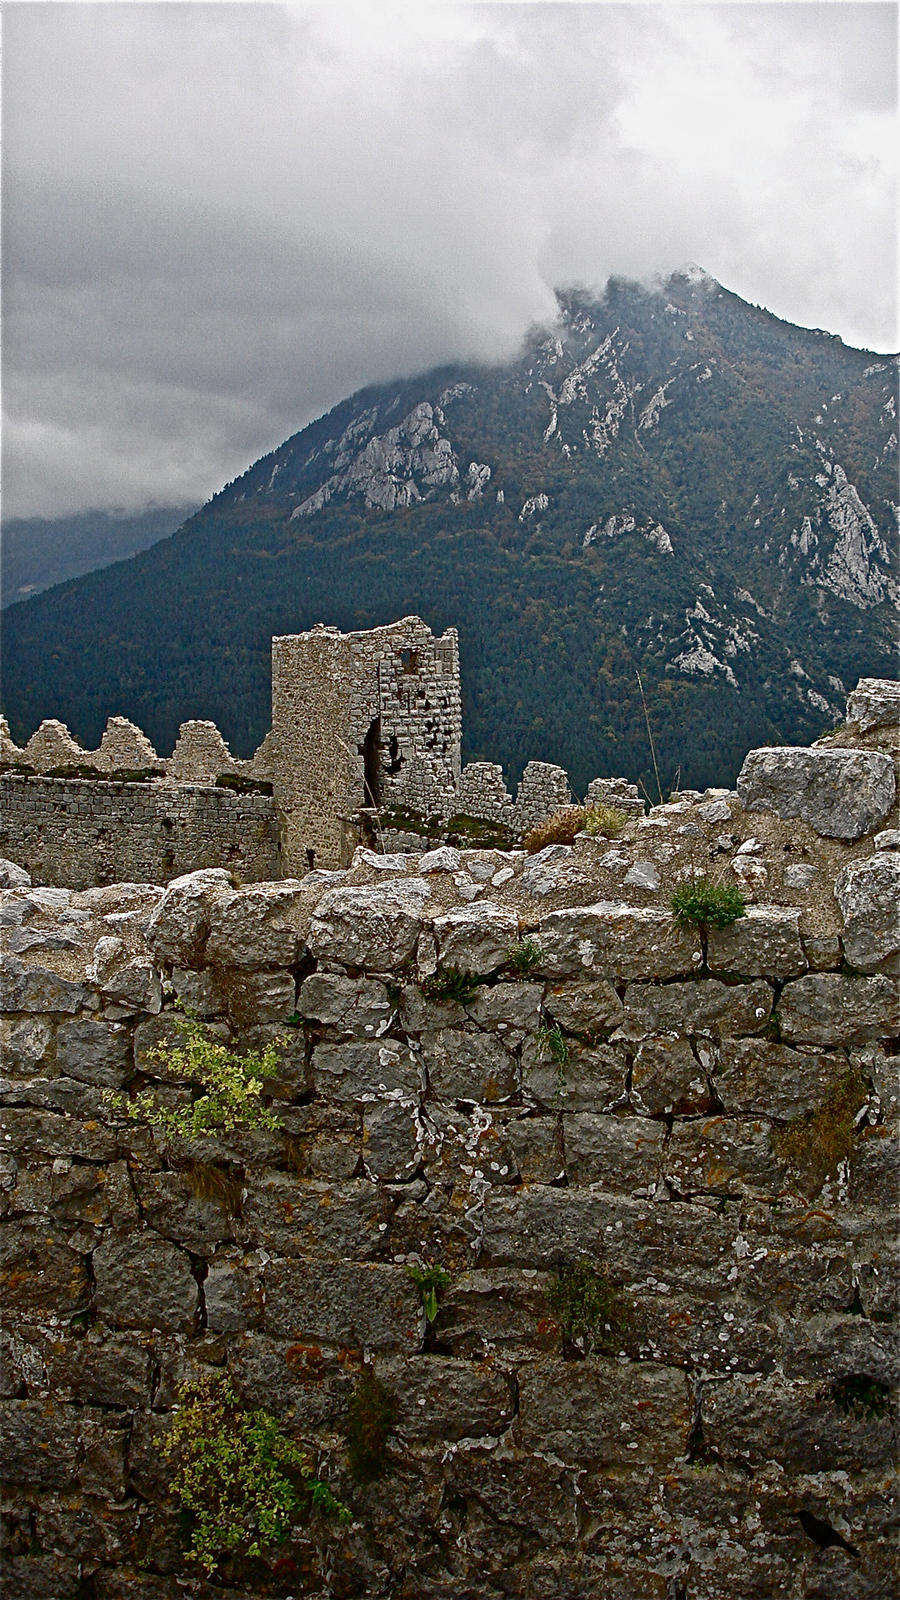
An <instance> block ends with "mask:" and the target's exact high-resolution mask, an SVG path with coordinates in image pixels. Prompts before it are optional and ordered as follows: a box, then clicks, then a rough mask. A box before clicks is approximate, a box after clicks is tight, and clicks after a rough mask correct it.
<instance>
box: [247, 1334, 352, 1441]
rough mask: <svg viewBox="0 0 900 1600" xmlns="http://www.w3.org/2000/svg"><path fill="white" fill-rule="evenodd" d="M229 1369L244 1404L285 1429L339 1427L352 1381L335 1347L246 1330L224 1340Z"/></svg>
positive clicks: (304, 1429) (344, 1417)
mask: <svg viewBox="0 0 900 1600" xmlns="http://www.w3.org/2000/svg"><path fill="white" fill-rule="evenodd" d="M228 1369H229V1374H230V1376H231V1378H232V1380H233V1382H234V1384H235V1387H236V1388H237V1390H238V1393H239V1394H240V1395H241V1398H242V1399H243V1401H244V1403H245V1404H246V1405H249V1406H259V1407H261V1408H262V1409H263V1410H265V1411H269V1412H273V1413H274V1415H275V1416H277V1417H278V1418H279V1419H280V1421H281V1423H282V1427H285V1428H287V1429H288V1430H289V1431H291V1432H294V1431H296V1432H303V1433H309V1432H310V1431H312V1430H314V1429H315V1430H317V1431H318V1430H323V1431H324V1430H327V1431H328V1432H329V1433H337V1432H339V1431H340V1430H342V1429H343V1427H344V1425H345V1419H346V1415H347V1400H348V1398H349V1395H350V1391H351V1388H352V1381H353V1380H352V1373H351V1372H350V1371H348V1370H347V1367H346V1365H345V1364H344V1362H342V1361H341V1360H339V1359H338V1352H336V1351H335V1350H334V1349H329V1348H328V1347H327V1346H326V1348H325V1349H324V1350H323V1349H322V1346H321V1345H319V1344H316V1343H304V1342H303V1341H300V1340H294V1341H292V1342H288V1341H286V1340H283V1339H270V1338H268V1337H267V1336H266V1335H265V1334H262V1333H245V1334H243V1336H239V1337H238V1338H235V1339H230V1340H229V1341H228ZM380 1370H381V1363H380V1362H379V1371H380Z"/></svg>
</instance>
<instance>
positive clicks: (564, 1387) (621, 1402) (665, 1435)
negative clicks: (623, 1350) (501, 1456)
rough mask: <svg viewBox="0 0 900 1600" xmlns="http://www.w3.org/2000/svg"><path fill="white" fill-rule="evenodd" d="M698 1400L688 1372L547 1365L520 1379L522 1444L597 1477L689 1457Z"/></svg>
mask: <svg viewBox="0 0 900 1600" xmlns="http://www.w3.org/2000/svg"><path fill="white" fill-rule="evenodd" d="M692 1416H693V1400H692V1397H691V1393H690V1389H689V1386H688V1382H687V1379H686V1377H685V1375H684V1373H681V1372H673V1371H671V1370H670V1369H669V1368H667V1367H659V1366H655V1365H654V1364H653V1363H652V1362H649V1361H644V1362H629V1363H625V1364H623V1363H621V1362H618V1361H610V1360H606V1359H604V1358H603V1357H599V1356H594V1357H591V1358H589V1359H588V1360H586V1361H559V1360H553V1359H545V1360H543V1361H540V1362H538V1363H537V1364H536V1365H535V1366H533V1367H530V1368H526V1369H524V1370H523V1371H521V1372H520V1374H519V1415H518V1418H517V1421H516V1424H515V1430H514V1431H515V1435H516V1440H517V1442H518V1444H519V1446H520V1448H522V1449H525V1450H533V1449H539V1450H541V1451H547V1450H549V1451H551V1452H552V1453H553V1455H554V1456H557V1457H558V1458H559V1459H560V1460H562V1461H566V1462H571V1463H582V1462H584V1463H585V1464H586V1463H588V1462H589V1463H590V1465H591V1468H592V1470H594V1471H596V1470H597V1469H598V1468H602V1467H606V1466H609V1467H612V1466H618V1467H622V1465H623V1464H624V1463H626V1462H627V1463H628V1464H629V1465H630V1466H635V1467H637V1466H641V1465H645V1464H649V1463H651V1462H652V1463H653V1467H654V1469H655V1470H656V1471H659V1470H661V1469H662V1470H664V1468H665V1466H666V1465H668V1464H670V1463H671V1464H673V1465H674V1464H675V1462H676V1461H677V1460H678V1459H679V1458H680V1457H682V1456H683V1455H684V1452H685V1448H686V1444H687V1438H688V1434H689V1433H690V1429H691V1422H692Z"/></svg>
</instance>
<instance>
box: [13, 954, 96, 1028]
mask: <svg viewBox="0 0 900 1600" xmlns="http://www.w3.org/2000/svg"><path fill="white" fill-rule="evenodd" d="M96 1004H97V1002H96V998H95V996H93V995H92V994H91V993H90V991H89V990H88V989H85V988H84V987H83V985H82V984H80V983H71V982H70V981H69V979H68V978H60V977H59V976H58V975H57V973H55V972H50V971H48V970H47V969H46V968H44V967H26V966H23V964H22V962H21V961H19V960H18V959H17V958H16V957H15V956H11V955H6V956H3V958H2V960H0V1009H2V1010H3V1011H51V1012H52V1011H56V1012H62V1013H63V1014H66V1015H69V1016H72V1015H73V1014H74V1013H75V1012H76V1011H84V1010H86V1009H90V1008H92V1007H96Z"/></svg>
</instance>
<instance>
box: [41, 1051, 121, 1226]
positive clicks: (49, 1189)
mask: <svg viewBox="0 0 900 1600" xmlns="http://www.w3.org/2000/svg"><path fill="white" fill-rule="evenodd" d="M58 1081H59V1082H64V1081H65V1080H63V1079H60V1080H58ZM10 1211H11V1213H12V1214H13V1215H14V1216H15V1215H19V1216H21V1215H23V1214H25V1215H27V1214H29V1213H30V1214H32V1215H40V1214H42V1213H43V1214H45V1215H52V1216H53V1218H54V1219H55V1221H57V1222H58V1223H63V1222H65V1223H69V1224H70V1225H71V1224H74V1223H79V1222H84V1223H88V1224H89V1225H91V1226H93V1227H101V1226H104V1225H105V1226H109V1225H110V1224H114V1225H116V1226H117V1227H122V1226H124V1225H125V1224H126V1223H128V1222H134V1221H136V1220H137V1216H138V1210H137V1205H136V1203H135V1198H134V1192H133V1190H132V1187H131V1183H130V1180H129V1176H128V1168H127V1166H126V1164H125V1162H124V1161H114V1162H112V1163H110V1164H109V1165H106V1166H91V1165H88V1164H87V1163H85V1162H81V1161H73V1160H71V1158H69V1157H67V1156H57V1158H56V1160H55V1161H52V1162H44V1163H42V1164H41V1165H40V1166H33V1167H28V1166H25V1165H23V1166H21V1167H20V1168H19V1171H18V1175H17V1180H16V1185H15V1188H14V1189H13V1190H12V1191H11V1193H10Z"/></svg>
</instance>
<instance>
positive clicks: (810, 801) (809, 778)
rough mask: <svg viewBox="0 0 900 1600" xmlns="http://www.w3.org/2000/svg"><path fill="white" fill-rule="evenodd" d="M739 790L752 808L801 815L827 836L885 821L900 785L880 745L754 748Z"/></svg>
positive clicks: (853, 834) (854, 833)
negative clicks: (869, 747) (874, 747)
mask: <svg viewBox="0 0 900 1600" xmlns="http://www.w3.org/2000/svg"><path fill="white" fill-rule="evenodd" d="M737 792H738V795H739V796H740V799H741V803H742V804H743V805H744V806H746V808H747V810H748V811H774V812H775V814H776V816H779V817H784V818H788V817H800V818H801V819H802V821H803V822H807V823H809V826H810V827H811V828H814V829H815V831H816V833H821V834H823V835H824V837H825V838H827V839H859V838H861V837H862V835H863V834H864V833H872V832H873V831H874V829H875V828H877V827H878V825H879V823H881V822H883V821H884V819H885V817H886V816H887V814H888V812H889V811H890V809H891V806H892V805H893V803H894V800H895V798H896V792H897V785H896V781H895V778H894V768H893V764H892V762H891V759H890V756H886V755H882V754H881V752H880V751H877V750H829V749H805V750H804V749H791V748H788V747H784V748H778V749H774V748H766V749H761V750H751V751H750V754H749V755H748V756H747V758H746V760H745V762H744V765H743V767H742V768H741V771H740V773H739V775H738V780H737Z"/></svg>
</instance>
